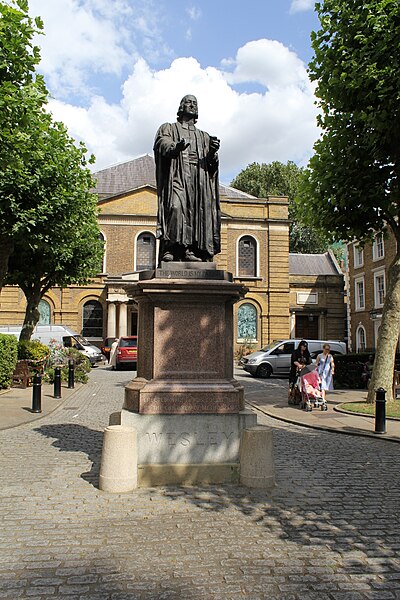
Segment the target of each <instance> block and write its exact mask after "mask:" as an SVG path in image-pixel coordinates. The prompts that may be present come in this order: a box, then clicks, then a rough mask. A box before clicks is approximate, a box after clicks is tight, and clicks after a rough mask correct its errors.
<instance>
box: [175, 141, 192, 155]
mask: <svg viewBox="0 0 400 600" xmlns="http://www.w3.org/2000/svg"><path fill="white" fill-rule="evenodd" d="M189 145H190V142H187V141H186V140H185V138H182V139H180V140H179V142H178V143H177V144H176V150H177V151H178V152H182V150H186V148H187V147H188V146H189Z"/></svg>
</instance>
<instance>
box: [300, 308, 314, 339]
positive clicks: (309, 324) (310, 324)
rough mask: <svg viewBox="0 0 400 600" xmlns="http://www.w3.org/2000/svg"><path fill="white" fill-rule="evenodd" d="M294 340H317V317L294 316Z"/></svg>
mask: <svg viewBox="0 0 400 600" xmlns="http://www.w3.org/2000/svg"><path fill="white" fill-rule="evenodd" d="M296 338H300V339H304V340H317V339H318V317H317V316H316V315H299V314H296Z"/></svg>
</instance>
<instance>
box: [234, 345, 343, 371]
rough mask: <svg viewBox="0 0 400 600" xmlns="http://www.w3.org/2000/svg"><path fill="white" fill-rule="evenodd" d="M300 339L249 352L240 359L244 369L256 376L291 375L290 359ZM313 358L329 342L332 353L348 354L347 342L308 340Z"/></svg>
mask: <svg viewBox="0 0 400 600" xmlns="http://www.w3.org/2000/svg"><path fill="white" fill-rule="evenodd" d="M300 341H301V340H300V339H295V340H280V341H275V342H271V343H270V344H268V345H267V346H265V348H261V350H258V351H257V352H253V353H252V354H248V355H247V356H244V357H243V358H242V359H241V360H240V364H241V365H242V366H243V369H244V370H245V371H247V372H248V373H250V374H251V375H253V376H254V377H264V378H265V377H270V376H271V375H273V374H274V375H284V376H287V375H289V371H290V360H291V356H292V352H293V350H295V349H296V348H297V346H298V345H299V342H300ZM306 341H307V343H308V350H309V352H310V355H311V357H312V358H314V357H317V355H318V354H320V353H321V352H322V347H323V345H324V344H329V345H330V347H331V354H346V344H345V342H338V341H335V340H333V341H329V340H306Z"/></svg>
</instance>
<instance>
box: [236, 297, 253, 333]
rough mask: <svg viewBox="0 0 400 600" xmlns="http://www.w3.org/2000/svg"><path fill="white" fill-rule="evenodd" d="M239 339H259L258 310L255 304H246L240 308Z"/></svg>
mask: <svg viewBox="0 0 400 600" xmlns="http://www.w3.org/2000/svg"><path fill="white" fill-rule="evenodd" d="M237 336H238V339H240V340H256V339H257V309H256V307H255V306H254V305H253V304H250V303H249V302H246V303H245V304H241V305H240V306H239V308H238V335H237Z"/></svg>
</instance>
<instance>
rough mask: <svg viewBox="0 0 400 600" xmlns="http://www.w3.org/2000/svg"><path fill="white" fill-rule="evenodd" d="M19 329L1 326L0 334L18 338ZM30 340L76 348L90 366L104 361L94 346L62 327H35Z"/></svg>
mask: <svg viewBox="0 0 400 600" xmlns="http://www.w3.org/2000/svg"><path fill="white" fill-rule="evenodd" d="M21 329H22V327H21V325H3V326H2V327H0V333H6V334H10V335H15V336H16V337H17V338H19V336H20V333H21ZM32 339H33V340H39V341H40V342H42V344H45V345H46V346H48V345H49V343H50V340H56V341H57V342H59V343H60V344H63V346H65V347H66V348H72V347H73V348H76V349H77V350H79V352H82V354H84V355H85V356H86V357H87V358H88V359H89V360H90V362H91V364H92V365H94V364H95V363H98V362H100V361H102V360H104V356H103V355H102V353H101V351H100V350H99V349H98V348H97V347H96V346H93V344H90V343H89V342H88V341H87V340H86V339H85V338H84V337H82V336H81V335H79V333H75V332H74V331H72V329H69V327H64V325H36V327H35V329H34V330H33V334H32Z"/></svg>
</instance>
